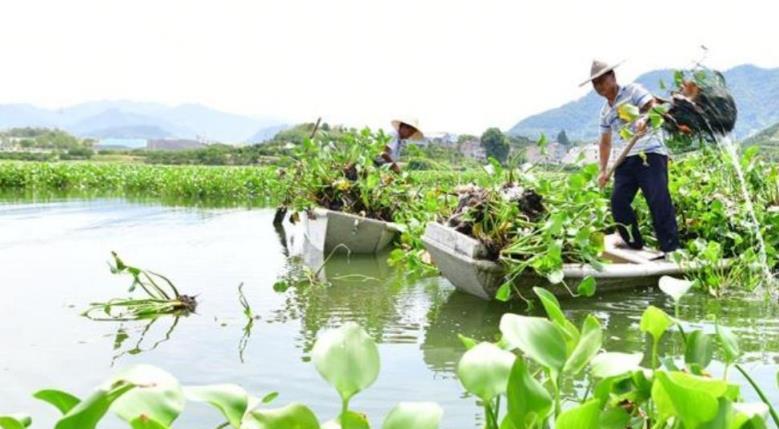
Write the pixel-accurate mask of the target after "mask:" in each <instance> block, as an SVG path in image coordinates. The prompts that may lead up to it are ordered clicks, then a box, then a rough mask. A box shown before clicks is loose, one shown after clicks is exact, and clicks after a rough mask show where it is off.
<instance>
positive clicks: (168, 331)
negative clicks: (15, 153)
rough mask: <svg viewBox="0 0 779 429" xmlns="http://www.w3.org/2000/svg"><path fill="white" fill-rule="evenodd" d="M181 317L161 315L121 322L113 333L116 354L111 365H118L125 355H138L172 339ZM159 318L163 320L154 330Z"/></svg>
mask: <svg viewBox="0 0 779 429" xmlns="http://www.w3.org/2000/svg"><path fill="white" fill-rule="evenodd" d="M181 317H182V316H181V315H175V316H170V317H168V316H161V317H155V318H153V319H148V320H145V321H143V322H141V321H136V322H137V323H132V322H121V323H120V324H119V327H118V328H116V333H115V334H114V335H113V337H114V343H113V351H114V355H113V357H112V358H111V366H112V367H113V366H114V365H116V363H117V361H119V359H120V358H121V357H123V356H125V355H138V354H141V353H143V352H149V351H152V350H155V349H156V348H157V347H159V346H160V344H162V343H165V342H167V341H170V339H171V336H172V335H173V331H174V330H175V329H176V327H177V326H178V324H179V319H180V318H181ZM184 317H186V316H184ZM159 320H162V321H163V322H161V323H160V324H159V325H157V329H155V330H154V331H152V328H153V327H155V324H156V323H157V321H159ZM165 326H167V328H165ZM160 329H161V331H160ZM150 332H151V333H150ZM147 336H148V338H147ZM134 337H135V338H134Z"/></svg>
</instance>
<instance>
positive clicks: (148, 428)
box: [130, 415, 170, 429]
mask: <svg viewBox="0 0 779 429" xmlns="http://www.w3.org/2000/svg"><path fill="white" fill-rule="evenodd" d="M130 427H131V428H132V429H170V426H167V425H164V424H162V423H160V422H158V421H156V420H152V419H150V418H149V417H146V416H145V415H141V416H138V417H136V418H135V419H133V420H131V421H130Z"/></svg>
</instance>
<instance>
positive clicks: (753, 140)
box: [744, 122, 779, 161]
mask: <svg viewBox="0 0 779 429" xmlns="http://www.w3.org/2000/svg"><path fill="white" fill-rule="evenodd" d="M755 145H757V146H760V153H761V154H762V155H763V156H765V157H767V158H769V159H772V160H775V161H777V160H779V122H777V123H775V124H773V125H771V126H770V127H768V128H766V129H764V130H762V131H760V132H759V133H757V134H755V135H753V136H752V137H750V138H748V139H746V140H744V146H755Z"/></svg>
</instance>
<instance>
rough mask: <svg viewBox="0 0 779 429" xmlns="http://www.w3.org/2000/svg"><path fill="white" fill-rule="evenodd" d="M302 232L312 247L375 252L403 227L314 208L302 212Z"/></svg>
mask: <svg viewBox="0 0 779 429" xmlns="http://www.w3.org/2000/svg"><path fill="white" fill-rule="evenodd" d="M301 217H302V218H303V224H304V225H305V236H306V239H307V240H308V242H309V243H311V245H313V246H314V247H315V248H317V249H320V250H322V251H324V252H325V253H330V252H331V251H333V250H334V249H336V248H338V250H339V251H341V250H343V251H344V252H346V251H347V250H346V249H349V250H348V251H349V252H351V253H352V254H365V253H378V252H380V251H382V250H384V249H385V248H386V247H387V246H389V245H390V243H392V241H393V240H394V239H395V237H396V236H397V235H398V233H400V232H402V231H403V227H402V226H401V225H398V224H396V223H392V222H383V221H380V220H376V219H369V218H366V217H362V216H357V215H353V214H349V213H342V212H336V211H332V210H327V209H324V208H316V209H314V210H313V211H311V212H310V213H309V214H308V215H306V214H302V216H301Z"/></svg>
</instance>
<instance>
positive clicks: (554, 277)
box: [546, 270, 565, 285]
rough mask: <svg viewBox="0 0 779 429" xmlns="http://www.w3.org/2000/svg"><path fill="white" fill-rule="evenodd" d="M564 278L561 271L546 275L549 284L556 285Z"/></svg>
mask: <svg viewBox="0 0 779 429" xmlns="http://www.w3.org/2000/svg"><path fill="white" fill-rule="evenodd" d="M564 278H565V273H563V270H554V271H552V272H551V273H549V274H547V275H546V279H547V280H549V283H551V284H553V285H556V284H558V283H560V282H562V281H563V279H564Z"/></svg>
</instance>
